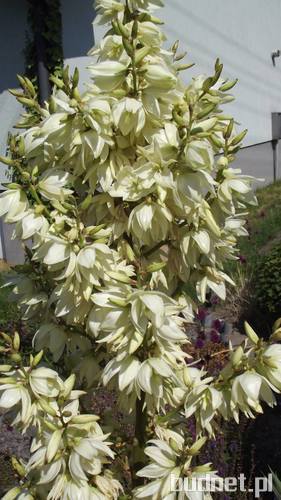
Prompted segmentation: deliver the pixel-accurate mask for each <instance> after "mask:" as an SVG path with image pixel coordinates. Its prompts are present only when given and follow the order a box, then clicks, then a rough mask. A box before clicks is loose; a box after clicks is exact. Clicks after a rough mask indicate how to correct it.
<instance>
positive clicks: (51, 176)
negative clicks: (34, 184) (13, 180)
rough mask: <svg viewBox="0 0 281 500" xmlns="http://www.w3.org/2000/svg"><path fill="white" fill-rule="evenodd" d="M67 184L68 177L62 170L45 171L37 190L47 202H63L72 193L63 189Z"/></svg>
mask: <svg viewBox="0 0 281 500" xmlns="http://www.w3.org/2000/svg"><path fill="white" fill-rule="evenodd" d="M69 182H70V175H69V173H67V172H65V171H64V170H58V169H50V170H46V172H44V173H43V174H42V175H41V177H40V179H39V183H38V190H39V193H40V194H41V195H42V196H43V197H44V198H46V199H47V200H59V201H63V200H64V199H65V198H66V197H67V196H69V195H70V194H71V193H72V191H71V189H67V188H65V185H66V184H68V183H69Z"/></svg>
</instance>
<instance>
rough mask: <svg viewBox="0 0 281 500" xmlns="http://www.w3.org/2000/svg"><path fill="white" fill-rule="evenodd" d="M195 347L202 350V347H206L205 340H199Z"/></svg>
mask: <svg viewBox="0 0 281 500" xmlns="http://www.w3.org/2000/svg"><path fill="white" fill-rule="evenodd" d="M195 347H197V348H198V349H202V347H204V340H203V339H197V340H196V343H195Z"/></svg>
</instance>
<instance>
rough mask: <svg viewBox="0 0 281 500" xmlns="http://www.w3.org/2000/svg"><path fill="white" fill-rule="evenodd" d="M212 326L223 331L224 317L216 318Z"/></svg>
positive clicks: (218, 330)
mask: <svg viewBox="0 0 281 500" xmlns="http://www.w3.org/2000/svg"><path fill="white" fill-rule="evenodd" d="M212 327H213V328H214V329H215V330H217V332H219V333H221V332H222V331H223V328H224V320H223V319H218V318H217V319H215V320H214V321H213V323H212Z"/></svg>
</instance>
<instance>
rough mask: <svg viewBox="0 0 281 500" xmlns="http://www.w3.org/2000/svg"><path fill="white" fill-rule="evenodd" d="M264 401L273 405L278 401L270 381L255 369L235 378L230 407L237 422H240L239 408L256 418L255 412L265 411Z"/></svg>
mask: <svg viewBox="0 0 281 500" xmlns="http://www.w3.org/2000/svg"><path fill="white" fill-rule="evenodd" d="M263 402H265V403H267V404H268V405H269V406H271V407H272V406H274V404H275V403H276V399H275V396H274V394H273V391H272V389H271V386H270V383H269V382H268V381H267V380H266V378H265V377H263V376H261V375H259V374H258V373H256V372H254V371H245V373H242V375H239V376H238V377H235V378H234V381H233V383H232V388H231V401H230V408H231V411H232V414H233V416H234V418H235V420H236V421H237V422H239V410H241V411H242V412H243V413H244V414H245V415H246V416H247V417H250V418H254V416H255V412H256V413H262V412H263V410H262V405H261V404H262V403H263Z"/></svg>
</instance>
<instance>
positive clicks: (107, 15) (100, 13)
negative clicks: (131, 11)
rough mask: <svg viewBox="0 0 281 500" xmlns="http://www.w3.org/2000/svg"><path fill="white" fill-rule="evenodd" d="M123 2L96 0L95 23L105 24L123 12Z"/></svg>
mask: <svg viewBox="0 0 281 500" xmlns="http://www.w3.org/2000/svg"><path fill="white" fill-rule="evenodd" d="M124 8H125V7H124V4H123V3H122V2H119V1H117V0H97V1H96V3H95V9H96V12H97V18H96V19H95V23H98V24H106V23H108V22H110V21H111V20H113V19H114V18H115V17H117V16H118V14H119V13H120V14H122V13H123V12H124Z"/></svg>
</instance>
